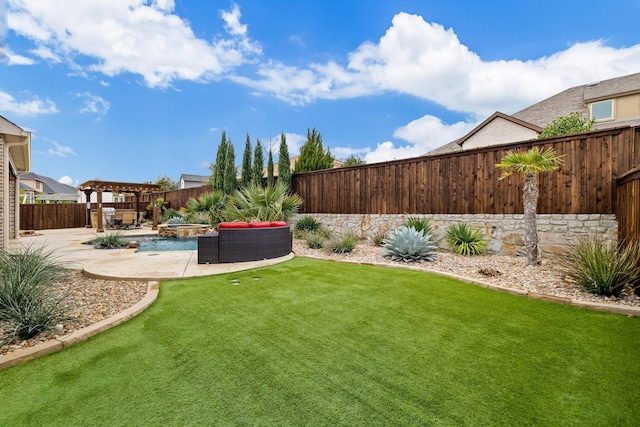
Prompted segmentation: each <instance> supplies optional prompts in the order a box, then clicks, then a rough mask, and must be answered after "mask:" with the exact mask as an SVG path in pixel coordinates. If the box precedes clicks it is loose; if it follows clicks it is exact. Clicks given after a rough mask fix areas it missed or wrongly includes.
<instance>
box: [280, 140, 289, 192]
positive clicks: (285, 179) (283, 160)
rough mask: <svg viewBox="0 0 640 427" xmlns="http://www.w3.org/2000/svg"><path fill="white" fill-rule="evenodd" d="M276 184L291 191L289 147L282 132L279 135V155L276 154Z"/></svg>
mask: <svg viewBox="0 0 640 427" xmlns="http://www.w3.org/2000/svg"><path fill="white" fill-rule="evenodd" d="M278 182H281V183H283V184H284V185H285V187H286V188H287V190H289V191H291V159H289V147H287V137H286V136H285V135H284V132H282V134H281V135H280V153H279V154H278Z"/></svg>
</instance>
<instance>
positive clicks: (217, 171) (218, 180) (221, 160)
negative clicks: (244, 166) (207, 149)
mask: <svg viewBox="0 0 640 427" xmlns="http://www.w3.org/2000/svg"><path fill="white" fill-rule="evenodd" d="M226 155H227V134H226V132H225V131H222V140H221V141H220V145H218V152H217V153H216V163H215V165H214V166H213V190H214V191H224V168H225V166H226V162H225V158H226Z"/></svg>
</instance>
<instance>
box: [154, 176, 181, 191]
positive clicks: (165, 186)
mask: <svg viewBox="0 0 640 427" xmlns="http://www.w3.org/2000/svg"><path fill="white" fill-rule="evenodd" d="M155 184H156V185H159V186H160V189H161V190H162V191H169V190H177V189H178V183H177V182H175V181H174V180H172V179H171V178H169V177H168V176H167V175H160V176H159V177H158V179H156V182H155Z"/></svg>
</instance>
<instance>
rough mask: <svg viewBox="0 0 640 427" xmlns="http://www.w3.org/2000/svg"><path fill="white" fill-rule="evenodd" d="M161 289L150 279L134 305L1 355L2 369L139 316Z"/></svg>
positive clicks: (74, 342) (48, 352)
mask: <svg viewBox="0 0 640 427" xmlns="http://www.w3.org/2000/svg"><path fill="white" fill-rule="evenodd" d="M159 291H160V282H159V281H157V280H153V281H149V282H148V284H147V293H146V295H145V296H144V297H143V298H142V299H141V300H140V301H138V302H137V303H136V304H134V305H133V306H131V307H129V308H127V309H125V310H123V311H121V312H119V313H117V314H114V315H113V316H111V317H109V318H107V319H104V320H101V321H100V322H97V323H93V324H91V325H89V326H87V327H84V328H82V329H78V330H77V331H73V332H71V333H70V334H67V335H65V336H62V337H60V338H57V339H54V340H49V341H46V342H43V343H42V344H37V345H34V346H33V347H29V348H25V349H20V350H17V351H15V352H13V353H9V354H5V355H2V356H0V370H2V369H6V368H10V367H12V366H16V365H20V364H22V363H25V362H28V361H29V360H32V359H35V358H37V357H40V356H44V355H46V354H51V353H54V352H56V351H60V350H63V349H65V348H67V347H69V346H72V345H74V344H76V343H79V342H81V341H84V340H86V339H88V338H90V337H92V336H94V335H96V334H98V333H100V332H103V331H106V330H107V329H110V328H112V327H114V326H116V325H119V324H121V323H124V322H126V321H127V320H129V319H131V318H133V317H135V316H137V315H138V314H140V313H142V312H143V311H144V310H146V309H147V308H148V307H149V306H150V305H151V304H153V302H154V301H155V300H156V299H157V298H158V293H159Z"/></svg>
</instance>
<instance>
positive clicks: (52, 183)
mask: <svg viewBox="0 0 640 427" xmlns="http://www.w3.org/2000/svg"><path fill="white" fill-rule="evenodd" d="M20 179H21V180H27V179H33V180H37V181H41V182H42V184H43V185H42V192H43V193H45V194H73V195H74V196H77V195H78V189H77V188H76V187H72V186H71V185H67V184H63V183H61V182H58V181H56V180H55V179H53V178H50V177H48V176H44V175H38V174H37V173H34V172H29V173H25V174H23V175H21V176H20ZM21 185H22V184H21Z"/></svg>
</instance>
